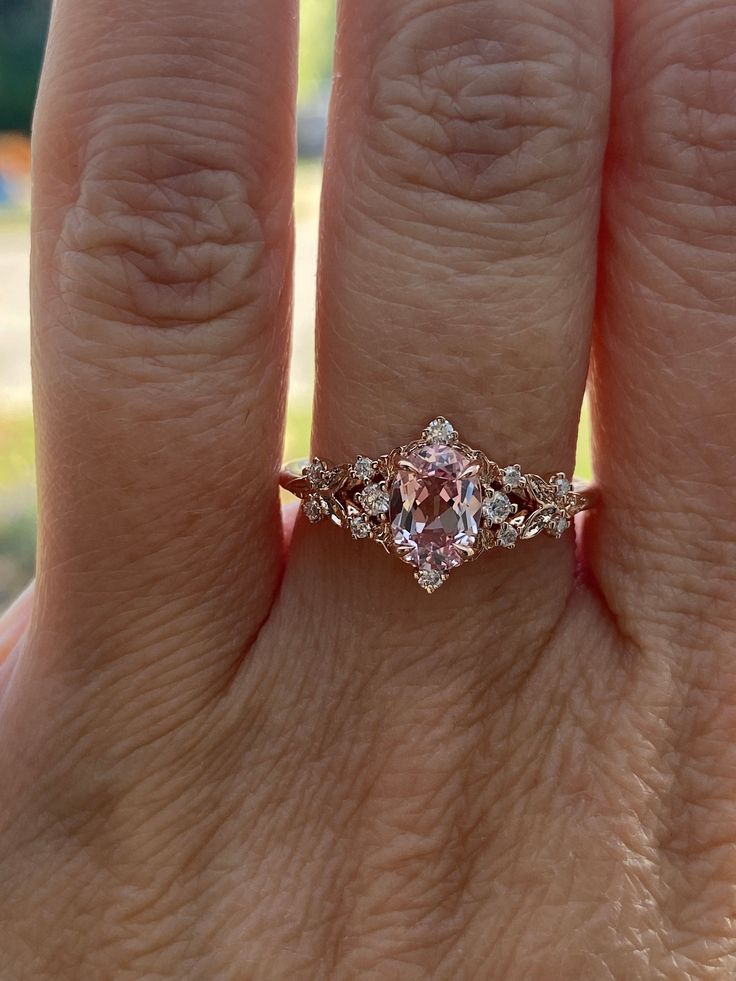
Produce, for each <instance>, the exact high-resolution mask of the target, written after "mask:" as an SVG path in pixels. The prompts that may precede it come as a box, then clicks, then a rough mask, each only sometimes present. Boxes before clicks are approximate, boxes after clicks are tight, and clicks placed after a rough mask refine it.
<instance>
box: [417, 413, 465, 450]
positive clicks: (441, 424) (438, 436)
mask: <svg viewBox="0 0 736 981" xmlns="http://www.w3.org/2000/svg"><path fill="white" fill-rule="evenodd" d="M424 436H425V438H426V439H427V441H428V442H430V443H437V444H440V443H442V444H444V443H451V442H452V440H454V439H455V438H456V437H457V433H456V432H455V428H454V427H453V425H452V423H451V422H449V421H448V420H447V419H445V417H444V416H437V418H436V419H433V420H432V421H431V422H430V424H429V425H428V426H427V428H426V429H425V430H424Z"/></svg>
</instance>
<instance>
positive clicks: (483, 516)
mask: <svg viewBox="0 0 736 981" xmlns="http://www.w3.org/2000/svg"><path fill="white" fill-rule="evenodd" d="M280 483H281V486H282V487H283V488H284V489H285V490H287V491H289V492H290V493H292V494H294V495H295V496H296V497H298V498H299V499H300V500H301V507H302V510H303V512H304V514H305V516H306V517H307V519H308V520H309V521H311V522H312V523H316V522H318V521H321V520H322V519H323V518H330V519H331V520H332V521H333V522H335V523H336V524H338V525H340V527H341V528H344V529H346V530H347V531H349V532H350V534H351V535H352V537H353V538H355V539H365V540H369V541H375V542H378V543H379V544H381V545H382V546H383V547H384V548H385V549H386V551H387V552H389V553H391V554H393V555H396V556H397V557H398V558H399V559H400V560H401V561H402V562H405V563H407V564H408V565H410V566H412V567H413V568H414V578H415V579H416V580H417V582H418V583H419V585H420V586H421V587H422V588H423V589H425V590H426V591H427V592H428V593H433V592H434V591H435V590H436V589H438V588H439V587H440V586H441V585H442V584H443V583H444V582H445V581H446V579H447V577H448V575H449V574H450V572H451V571H452V570H453V569H455V568H456V567H457V566H459V565H462V564H463V563H465V562H468V561H470V560H472V559H475V558H477V557H478V556H479V555H482V554H483V553H484V552H487V551H489V550H491V549H493V548H498V547H500V548H513V547H514V546H515V545H516V544H517V543H518V542H520V541H526V540H527V539H530V538H535V537H536V536H537V535H539V534H541V533H544V534H547V535H550V536H551V537H552V538H559V537H560V536H561V535H562V534H564V532H565V531H567V529H568V528H569V527H570V526H571V525H572V523H573V519H574V517H575V515H576V514H578V513H579V512H581V511H585V510H587V509H588V508H590V507H592V506H593V500H594V491H593V489H592V488H590V487H581V486H579V485H578V484H577V483H576V484H575V485H574V486H573V483H572V481H570V480H568V478H567V477H566V476H565V474H564V473H554V474H551V475H549V476H548V477H546V478H545V477H540V476H537V474H531V473H524V472H523V471H522V469H521V467H520V466H519V465H518V464H513V465H511V466H505V467H502V466H499V465H498V464H497V463H494V461H493V460H491V459H490V458H489V457H488V456H486V454H485V453H483V451H482V450H477V449H474V448H473V447H471V446H468V445H467V444H465V443H463V442H461V441H460V439H459V436H458V433H457V431H456V430H455V428H454V427H453V425H452V423H450V422H449V421H448V420H447V419H445V418H444V417H443V416H439V417H438V418H437V419H433V420H432V422H430V423H429V425H428V426H427V427H426V428H425V429H424V430H423V432H422V435H421V437H420V438H419V439H418V440H414V441H413V442H411V443H407V444H405V445H404V446H398V447H396V448H395V449H393V450H391V451H390V452H389V453H387V454H385V455H384V456H381V457H378V458H377V459H372V458H371V457H367V456H358V457H357V458H356V459H355V460H354V461H353V462H352V463H346V464H340V465H337V466H335V465H333V464H331V463H329V462H327V461H326V460H323V459H320V458H319V457H314V458H313V459H312V460H311V461H310V460H299V461H294V462H293V463H289V464H286V465H285V467H284V469H283V470H282V471H281V475H280Z"/></svg>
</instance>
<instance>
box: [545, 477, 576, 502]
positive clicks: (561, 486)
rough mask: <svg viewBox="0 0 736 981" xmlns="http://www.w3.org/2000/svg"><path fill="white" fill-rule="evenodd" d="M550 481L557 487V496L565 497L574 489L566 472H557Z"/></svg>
mask: <svg viewBox="0 0 736 981" xmlns="http://www.w3.org/2000/svg"><path fill="white" fill-rule="evenodd" d="M550 483H551V484H552V486H553V487H554V489H555V496H556V497H565V496H566V495H567V494H569V493H570V491H571V490H572V484H571V483H570V481H569V480H568V479H567V477H566V476H565V475H564V473H558V474H555V476H554V477H553V478H552V479H551V480H550Z"/></svg>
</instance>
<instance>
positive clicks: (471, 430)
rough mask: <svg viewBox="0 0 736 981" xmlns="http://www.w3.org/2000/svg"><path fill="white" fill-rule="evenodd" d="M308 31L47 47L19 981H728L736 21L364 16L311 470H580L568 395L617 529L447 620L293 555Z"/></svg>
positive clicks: (412, 590)
mask: <svg viewBox="0 0 736 981" xmlns="http://www.w3.org/2000/svg"><path fill="white" fill-rule="evenodd" d="M294 14H295V9H294V5H293V0H269V2H268V3H264V2H263V0H211V2H210V3H208V4H200V3H197V2H195V0H154V2H147V3H144V2H142V0H131V2H129V3H124V4H121V3H119V2H113V0H58V2H57V5H56V9H55V13H54V17H53V24H52V30H51V40H50V45H49V50H48V55H47V60H46V66H45V72H44V78H43V82H42V86H41V91H40V95H39V105H38V111H37V117H36V125H35V146H34V159H35V164H34V166H35V185H34V195H35V199H34V214H33V221H34V232H33V242H34V255H33V284H32V303H33V358H34V384H35V400H36V415H37V430H38V456H39V460H38V463H39V512H40V543H39V563H38V577H37V581H36V584H35V591H34V592H29V593H28V594H27V595H26V596H24V597H23V598H22V599H21V600H20V601H19V603H18V604H16V606H15V607H14V608H12V609H11V610H10V611H9V612H8V613H7V614H6V616H5V619H4V621H3V623H2V651H3V655H4V664H3V667H2V669H1V670H2V675H1V679H2V686H1V688H0V788H2V791H1V792H2V811H1V813H0V882H1V883H2V889H0V950H1V951H2V968H1V970H0V973H1V974H2V977H3V981H17V979H22V981H26V979H34V981H35V979H52V978H53V979H54V981H67V979H69V981H100V979H115V981H128V979H130V981H133V979H142V978H145V979H148V978H151V979H153V978H157V979H158V978H167V979H182V978H186V979H203V981H205V979H206V981H212V979H266V981H273V979H281V978H284V979H286V978H288V979H301V978H306V979H324V978H330V979H333V978H334V979H351V978H378V979H391V981H394V979H397V981H399V979H401V981H403V979H418V978H438V979H452V981H455V979H462V978H467V979H479V978H480V979H494V981H495V979H500V981H516V979H524V981H526V979H558V978H559V979H566V981H567V979H579V978H584V979H595V981H598V979H606V981H608V979H612V978H613V979H626V981H630V979H646V981H652V979H660V978H667V979H670V978H672V979H678V978H698V979H700V978H708V979H710V978H731V977H733V976H734V974H736V920H735V919H734V911H735V910H736V669H735V668H734V643H733V640H734V633H735V631H736V584H735V583H734V578H735V577H734V569H736V548H735V545H734V543H735V541H736V525H735V521H734V518H735V517H736V492H735V491H734V487H735V486H736V453H735V452H734V451H735V450H736V398H735V396H734V385H733V378H734V371H735V370H736V254H734V232H735V231H736V172H735V171H734V165H733V154H734V149H735V147H736V80H735V79H736V75H735V74H734V71H735V69H736V3H733V2H730V0H718V2H716V0H680V2H678V3H672V2H671V0H636V2H635V0H620V2H618V3H617V4H616V5H615V7H614V8H611V7H610V6H609V3H608V2H607V0H371V2H366V0H343V3H342V8H341V12H340V17H339V32H338V35H339V36H338V46H337V61H336V84H335V90H334V98H333V105H332V114H331V126H330V134H329V146H328V155H327V167H326V175H325V191H324V200H323V226H322V245H321V261H320V273H319V281H318V298H319V303H318V307H319V315H318V321H319V322H318V385H317V399H316V406H315V430H314V448H315V451H316V452H319V453H320V454H322V455H325V456H328V457H330V458H333V459H337V460H340V459H349V458H350V457H352V456H354V454H355V453H356V452H358V451H362V452H365V453H369V454H377V453H380V452H383V451H385V450H387V449H388V448H390V447H391V446H393V445H396V444H397V443H400V442H402V441H404V440H406V439H407V438H409V437H411V436H412V435H413V434H414V433H416V432H417V431H418V430H419V429H420V428H421V426H422V425H424V424H425V423H426V421H427V420H428V419H430V418H432V416H434V415H436V414H438V413H440V412H441V413H443V414H445V415H447V416H449V417H450V418H451V419H452V420H453V421H454V422H455V423H456V425H457V426H458V427H459V428H460V429H461V432H462V435H463V437H464V438H465V439H466V440H467V441H468V442H469V443H471V444H473V445H477V446H481V447H483V448H484V449H486V450H487V451H488V452H489V453H490V454H492V455H493V456H494V457H495V458H497V459H499V460H503V461H506V462H509V463H512V462H516V461H517V460H518V461H519V462H521V463H522V465H523V466H524V467H525V468H526V469H527V470H531V471H539V472H541V471H549V470H556V469H567V470H568V471H569V470H570V469H571V467H572V461H573V456H574V446H575V438H576V426H577V419H578V413H579V409H580V403H581V398H582V394H583V389H584V386H585V381H586V376H587V375H588V367H589V364H590V365H591V374H590V378H591V399H592V402H593V409H594V419H595V447H596V478H597V480H598V483H599V485H600V489H601V495H602V498H601V499H602V504H601V506H600V508H599V509H598V510H597V511H596V512H595V513H593V514H592V515H591V516H590V517H589V518H587V520H586V521H585V522H584V523H583V524H582V526H581V527H579V528H578V533H577V540H576V541H573V536H572V535H567V536H566V537H565V538H564V539H562V540H561V541H560V542H554V541H552V540H551V539H549V538H546V537H544V536H543V539H544V540H535V541H533V542H529V543H525V544H524V545H523V546H520V547H519V548H517V549H515V550H513V551H509V552H505V551H503V550H500V549H499V550H498V551H497V552H494V553H493V554H492V555H490V556H487V557H485V558H484V559H483V560H482V561H480V562H478V563H475V564H472V565H470V566H468V567H466V568H463V569H460V570H459V571H458V572H456V573H455V574H454V575H453V577H452V578H451V580H450V582H449V583H448V584H447V586H444V587H443V588H442V589H441V590H440V591H439V592H438V593H436V594H435V595H434V596H432V597H428V596H426V595H424V594H423V593H421V592H420V591H419V590H418V589H417V588H416V585H415V583H414V582H413V581H412V578H411V575H410V574H409V573H408V572H407V569H406V568H404V567H402V566H401V564H400V563H397V562H396V561H395V560H391V559H389V558H388V557H387V556H385V555H384V554H383V553H382V552H381V551H380V549H378V548H376V547H375V546H371V545H369V544H367V543H364V542H356V543H353V542H351V541H349V540H348V539H347V537H346V536H345V535H343V534H341V533H340V531H339V530H338V529H336V528H334V527H332V526H326V525H320V526H315V527H313V526H309V525H307V524H306V523H305V522H303V521H302V520H301V519H299V520H298V521H297V523H296V527H295V530H294V534H293V536H290V535H288V534H286V533H285V532H284V530H283V528H284V526H283V525H282V523H281V522H280V521H279V498H278V491H277V481H276V472H277V469H278V465H279V461H280V457H281V452H282V447H281V432H282V421H283V404H284V391H285V366H286V362H287V345H288V340H287V338H288V324H289V318H290V311H291V297H290V270H291V252H292V242H291V234H292V227H291V193H290V188H291V180H292V170H293V158H294V143H293V119H294V88H295V82H294V76H295V33H296V22H295V18H294ZM601 216H602V220H601V221H600V222H599V218H601ZM593 326H595V329H593ZM591 339H592V343H591ZM285 541H286V542H287V544H284V543H285Z"/></svg>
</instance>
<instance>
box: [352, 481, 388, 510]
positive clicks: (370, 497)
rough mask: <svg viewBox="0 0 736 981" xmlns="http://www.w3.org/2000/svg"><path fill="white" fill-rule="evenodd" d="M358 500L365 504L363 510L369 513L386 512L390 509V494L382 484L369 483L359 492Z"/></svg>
mask: <svg viewBox="0 0 736 981" xmlns="http://www.w3.org/2000/svg"><path fill="white" fill-rule="evenodd" d="M358 500H359V501H360V503H361V504H362V506H363V510H364V511H367V512H368V514H373V515H378V514H385V513H386V511H388V505H389V500H390V498H389V494H388V491H387V490H386V489H385V488H384V487H381V485H380V484H368V485H367V486H366V487H365V488H364V489H363V490H362V491H361V492H360V494H358Z"/></svg>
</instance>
